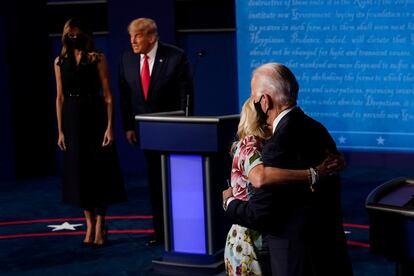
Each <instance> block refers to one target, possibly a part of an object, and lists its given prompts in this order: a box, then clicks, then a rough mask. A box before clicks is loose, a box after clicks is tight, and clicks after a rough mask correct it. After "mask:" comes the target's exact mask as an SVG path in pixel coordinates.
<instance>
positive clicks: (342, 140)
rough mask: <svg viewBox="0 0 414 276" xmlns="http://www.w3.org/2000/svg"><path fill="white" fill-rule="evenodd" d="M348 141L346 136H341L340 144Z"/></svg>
mask: <svg viewBox="0 0 414 276" xmlns="http://www.w3.org/2000/svg"><path fill="white" fill-rule="evenodd" d="M345 143H346V138H345V137H344V136H342V135H341V136H340V137H339V144H345Z"/></svg>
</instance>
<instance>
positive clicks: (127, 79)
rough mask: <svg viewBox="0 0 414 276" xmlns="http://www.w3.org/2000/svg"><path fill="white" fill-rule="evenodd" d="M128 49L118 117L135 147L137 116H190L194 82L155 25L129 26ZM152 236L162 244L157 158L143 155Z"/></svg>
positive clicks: (146, 22)
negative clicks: (178, 113) (182, 113)
mask: <svg viewBox="0 0 414 276" xmlns="http://www.w3.org/2000/svg"><path fill="white" fill-rule="evenodd" d="M128 32H129V35H130V41H131V46H132V47H131V49H130V50H127V51H125V52H124V53H123V54H122V57H121V62H120V70H119V81H120V91H121V97H120V98H121V114H122V121H123V126H124V130H125V132H126V138H127V140H128V142H129V143H130V144H132V145H134V144H136V143H137V134H136V131H135V120H134V117H135V115H137V114H143V113H156V112H167V111H177V110H183V111H186V110H187V111H188V110H190V112H191V107H192V105H191V102H192V100H193V90H194V88H193V81H192V76H191V71H190V66H189V63H188V59H187V57H186V55H185V54H184V52H183V50H181V49H179V48H177V47H175V46H173V45H169V44H166V43H163V42H161V41H159V40H158V30H157V25H156V23H155V22H154V21H153V20H152V19H149V18H138V19H135V20H133V21H132V22H131V23H130V24H129V26H128ZM144 154H145V158H146V162H147V168H148V182H149V189H150V196H151V205H152V210H153V222H154V230H155V234H154V235H153V237H151V239H150V240H149V241H148V242H147V245H155V244H160V243H162V242H163V238H164V233H163V232H164V231H163V212H162V210H163V209H162V208H163V207H162V204H163V203H162V189H161V168H160V164H161V163H160V162H161V161H160V155H159V154H155V153H152V152H144Z"/></svg>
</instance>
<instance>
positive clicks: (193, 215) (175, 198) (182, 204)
mask: <svg viewBox="0 0 414 276" xmlns="http://www.w3.org/2000/svg"><path fill="white" fill-rule="evenodd" d="M169 174H170V189H171V192H170V197H171V199H170V202H171V207H170V208H171V224H172V233H173V235H172V250H173V251H175V252H180V253H196V254H205V253H206V239H205V237H206V235H205V229H206V225H205V210H204V205H205V203H204V182H203V159H202V157H201V156H199V155H178V154H171V155H170V156H169Z"/></svg>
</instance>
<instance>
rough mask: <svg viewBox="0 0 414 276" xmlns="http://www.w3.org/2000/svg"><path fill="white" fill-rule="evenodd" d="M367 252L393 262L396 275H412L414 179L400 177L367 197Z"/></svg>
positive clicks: (413, 259)
mask: <svg viewBox="0 0 414 276" xmlns="http://www.w3.org/2000/svg"><path fill="white" fill-rule="evenodd" d="M365 207H366V209H367V211H368V214H369V220H370V228H369V240H370V252H371V253H373V254H376V255H381V256H385V257H387V258H389V259H391V260H393V261H395V263H396V275H398V276H412V275H414V235H413V233H414V179H410V178H405V177H400V178H395V179H392V180H390V181H388V182H386V183H383V184H381V185H380V186H378V187H377V188H375V189H374V190H373V191H372V192H371V193H370V194H369V195H368V197H367V200H366V202H365Z"/></svg>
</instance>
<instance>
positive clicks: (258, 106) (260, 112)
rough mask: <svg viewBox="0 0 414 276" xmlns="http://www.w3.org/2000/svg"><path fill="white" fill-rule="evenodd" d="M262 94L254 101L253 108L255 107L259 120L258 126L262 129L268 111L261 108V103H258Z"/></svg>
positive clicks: (265, 122)
mask: <svg viewBox="0 0 414 276" xmlns="http://www.w3.org/2000/svg"><path fill="white" fill-rule="evenodd" d="M263 96H264V95H262V96H260V99H259V101H258V102H255V103H254V108H255V109H256V112H257V119H258V120H259V124H260V126H261V127H262V128H263V129H265V128H266V126H267V117H268V115H267V112H268V111H269V109H267V110H266V112H264V111H263V109H262V105H261V104H260V102H261V101H262V98H263Z"/></svg>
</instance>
